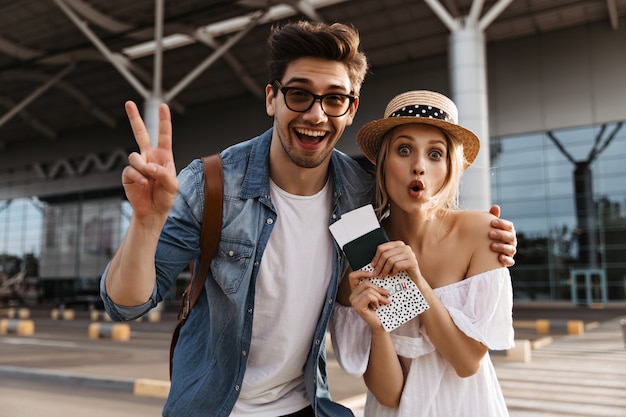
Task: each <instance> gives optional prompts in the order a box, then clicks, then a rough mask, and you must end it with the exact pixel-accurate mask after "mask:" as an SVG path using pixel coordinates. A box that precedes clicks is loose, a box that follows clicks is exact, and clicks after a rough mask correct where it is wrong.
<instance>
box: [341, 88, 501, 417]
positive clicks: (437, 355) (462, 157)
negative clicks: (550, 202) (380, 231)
mask: <svg viewBox="0 0 626 417" xmlns="http://www.w3.org/2000/svg"><path fill="white" fill-rule="evenodd" d="M357 143H358V145H359V147H360V149H361V150H362V152H363V154H364V155H365V156H366V157H367V158H368V159H369V160H370V161H371V162H373V163H375V164H376V167H377V172H376V176H377V213H378V214H379V216H380V218H381V226H382V227H383V228H384V230H385V232H386V233H387V235H388V236H389V239H390V242H387V243H384V244H382V245H379V246H378V249H377V252H376V255H375V256H374V259H373V260H372V263H371V265H372V267H373V269H374V271H373V272H365V271H364V270H358V271H354V272H351V273H350V274H349V279H348V280H344V282H343V283H342V287H341V288H340V294H339V301H340V303H341V304H343V305H348V306H349V305H351V306H352V308H349V307H342V306H338V307H337V311H336V313H335V315H334V317H333V323H332V325H331V331H332V341H333V345H334V349H335V353H336V355H337V357H338V359H339V362H340V363H341V365H342V366H343V367H344V369H345V370H346V371H348V372H349V373H352V374H363V377H364V381H365V383H366V385H367V387H368V396H367V402H366V406H365V416H366V417H368V416H371V417H374V416H375V417H384V416H411V417H412V416H419V417H427V416H433V417H435V416H437V417H441V416H455V417H459V416H471V417H476V416H481V417H490V416H497V417H501V416H508V412H507V408H506V404H505V402H504V398H503V395H502V391H501V389H500V386H499V383H498V381H497V377H496V374H495V372H494V368H493V365H492V363H491V360H490V358H489V353H488V351H489V349H496V350H503V349H508V348H510V347H512V346H513V327H512V304H513V301H512V290H511V280H510V275H509V271H508V269H507V268H505V267H503V265H502V264H501V263H500V262H499V261H498V258H497V255H496V254H495V253H494V252H492V251H491V250H490V249H489V238H488V232H489V229H490V227H491V226H490V221H491V220H492V219H493V216H492V215H491V214H489V213H486V212H482V211H460V210H457V209H456V208H457V199H458V190H459V182H460V178H461V175H462V173H463V171H464V169H466V168H467V167H468V166H469V165H470V164H471V163H472V162H473V161H474V159H475V158H476V155H477V153H478V149H479V146H480V142H479V140H478V138H477V137H476V135H475V134H474V133H472V132H471V131H469V130H468V129H465V128H463V127H461V126H459V125H458V124H457V109H456V106H455V105H454V103H453V102H452V101H451V100H450V99H448V98H447V97H445V96H443V95H441V94H438V93H435V92H431V91H409V92H406V93H403V94H400V95H399V96H396V97H395V98H393V99H392V100H391V102H390V103H389V105H388V106H387V109H386V110H385V117H384V118H383V119H379V120H375V121H373V122H370V123H368V124H366V125H365V126H364V127H363V128H362V129H361V130H360V131H359V133H358V135H357ZM401 270H405V271H406V272H407V273H408V275H409V276H410V278H411V280H412V281H414V282H415V284H417V286H418V288H419V290H420V291H421V293H422V294H423V296H424V297H425V299H426V301H427V302H428V304H429V305H430V308H429V309H428V310H426V311H425V312H423V313H422V314H420V315H419V316H418V317H416V318H414V319H412V320H410V321H408V322H407V323H405V324H403V325H401V326H400V327H398V328H396V329H395V330H393V331H391V332H386V331H385V330H384V328H383V326H382V324H381V322H380V320H379V318H378V316H377V315H376V313H375V311H374V309H375V308H377V307H378V306H381V305H383V304H387V303H389V301H388V299H387V297H388V296H389V295H390V294H389V292H388V291H387V290H385V289H384V288H381V287H377V286H375V285H373V284H372V283H371V282H370V281H369V280H368V278H373V277H381V278H382V277H386V276H387V275H393V274H396V273H398V272H399V271H401ZM355 313H356V314H355ZM357 314H358V315H357ZM359 316H360V317H359Z"/></svg>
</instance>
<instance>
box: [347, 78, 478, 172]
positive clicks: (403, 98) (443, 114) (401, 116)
mask: <svg viewBox="0 0 626 417" xmlns="http://www.w3.org/2000/svg"><path fill="white" fill-rule="evenodd" d="M458 118H459V114H458V110H457V108H456V105H455V104H454V102H453V101H452V100H450V99H449V98H448V97H446V96H444V95H443V94H439V93H435V92H433V91H427V90H416V91H407V92H405V93H402V94H399V95H397V96H395V97H394V98H392V99H391V101H390V102H389V104H388V105H387V108H386V109H385V115H384V117H383V118H382V119H378V120H374V121H371V122H369V123H367V124H365V125H364V126H363V127H362V128H361V130H359V133H358V134H357V137H356V143H357V144H358V145H359V148H361V152H363V155H365V157H366V158H367V159H369V161H370V162H372V163H373V164H376V155H378V151H379V150H380V146H381V144H382V140H383V136H384V135H385V133H387V132H388V131H389V130H391V129H392V128H394V127H396V126H400V125H404V124H408V123H422V124H427V125H433V126H437V127H438V128H439V129H441V130H442V131H443V132H444V133H445V134H446V135H447V136H448V137H449V138H450V139H451V140H455V141H457V142H460V143H462V144H463V153H464V154H465V159H466V161H467V163H466V164H465V168H467V167H469V166H470V165H471V164H472V162H474V159H476V155H478V150H479V149H480V140H479V139H478V137H477V136H476V135H475V134H474V133H473V132H471V131H470V130H468V129H466V128H464V127H463V126H459V125H458V124H457V123H458Z"/></svg>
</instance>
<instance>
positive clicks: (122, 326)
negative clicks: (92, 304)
mask: <svg viewBox="0 0 626 417" xmlns="http://www.w3.org/2000/svg"><path fill="white" fill-rule="evenodd" d="M87 333H88V335H89V338H90V339H103V338H110V339H112V340H117V341H127V340H130V326H129V325H128V324H127V323H91V324H90V325H89V328H88V330H87Z"/></svg>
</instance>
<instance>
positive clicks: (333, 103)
mask: <svg viewBox="0 0 626 417" xmlns="http://www.w3.org/2000/svg"><path fill="white" fill-rule="evenodd" d="M274 86H276V88H278V89H279V90H280V91H281V92H282V93H283V96H284V97H285V104H286V105H287V108H288V109H289V110H291V111H295V112H298V113H305V112H308V111H309V110H310V109H311V107H313V104H315V102H316V101H317V100H319V101H320V103H321V105H322V111H323V112H324V113H325V114H326V116H328V117H341V116H343V115H344V114H346V113H347V112H348V110H349V109H350V105H351V104H352V103H354V100H355V99H356V97H355V96H351V95H348V94H338V93H330V94H322V95H321V96H318V95H317V94H313V93H311V92H310V91H307V90H303V89H301V88H297V87H283V86H282V85H281V84H280V82H279V81H278V80H275V81H274Z"/></svg>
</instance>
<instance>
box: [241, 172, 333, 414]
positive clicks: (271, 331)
mask: <svg viewBox="0 0 626 417" xmlns="http://www.w3.org/2000/svg"><path fill="white" fill-rule="evenodd" d="M270 195H271V199H272V202H273V204H274V206H275V207H276V210H277V213H278V218H277V220H276V224H275V225H274V229H273V231H272V234H271V236H270V239H269V241H268V244H267V248H266V249H265V252H264V253H263V259H262V260H261V265H260V269H259V275H258V277H257V283H256V293H255V301H254V304H255V311H254V319H253V322H252V345H251V348H250V352H249V355H250V356H249V358H248V364H247V368H246V373H245V375H244V379H243V385H242V387H241V393H240V395H239V399H238V400H237V403H236V404H235V407H234V409H233V412H232V414H231V416H256V417H266V416H267V417H275V416H278V415H284V414H290V413H293V412H296V411H298V410H300V409H302V408H305V407H306V406H308V405H309V404H310V402H309V400H308V398H307V396H306V391H305V386H304V365H305V362H306V359H307V355H308V353H309V350H310V348H311V345H312V343H313V337H314V333H315V328H316V326H317V322H318V320H319V316H320V314H321V312H322V308H323V306H324V304H325V299H326V292H327V290H328V285H329V283H330V278H331V274H332V251H333V243H332V237H331V234H330V231H329V229H328V216H329V213H330V207H331V201H332V190H331V187H330V185H329V183H328V182H327V183H326V185H325V186H324V188H323V189H322V190H321V191H320V192H319V193H317V194H315V195H312V196H297V195H292V194H289V193H287V192H285V191H284V190H282V189H280V188H279V187H278V186H277V185H276V184H274V183H273V182H271V181H270Z"/></svg>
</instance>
